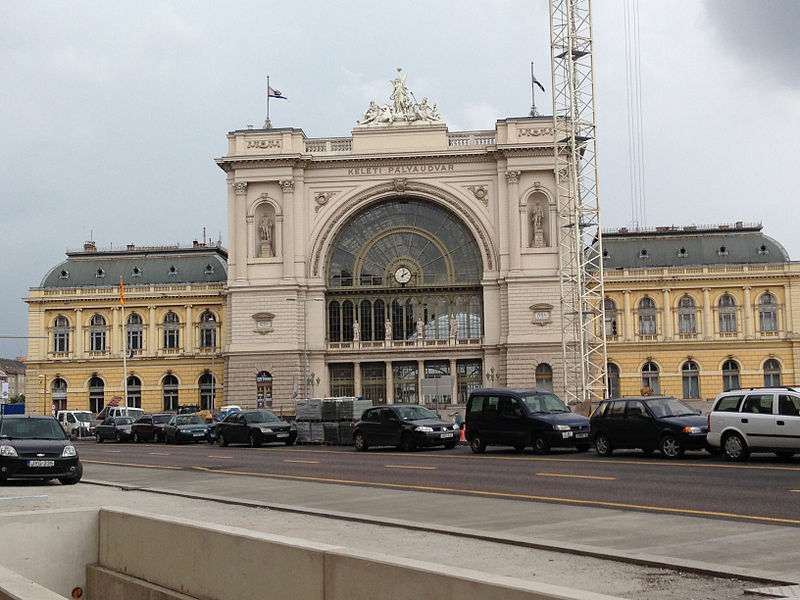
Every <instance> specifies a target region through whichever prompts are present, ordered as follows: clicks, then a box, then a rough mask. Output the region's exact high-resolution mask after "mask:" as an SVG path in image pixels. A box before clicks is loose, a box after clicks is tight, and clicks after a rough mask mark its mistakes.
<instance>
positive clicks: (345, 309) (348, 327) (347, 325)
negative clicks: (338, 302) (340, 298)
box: [342, 300, 355, 342]
mask: <svg viewBox="0 0 800 600" xmlns="http://www.w3.org/2000/svg"><path fill="white" fill-rule="evenodd" d="M353 313H354V310H353V303H352V301H350V300H345V301H344V302H342V341H343V342H352V341H353V323H354V321H355V319H354V318H353Z"/></svg>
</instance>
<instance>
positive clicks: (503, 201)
mask: <svg viewBox="0 0 800 600" xmlns="http://www.w3.org/2000/svg"><path fill="white" fill-rule="evenodd" d="M504 163H505V161H499V162H498V163H497V228H498V233H499V237H500V240H499V245H500V264H499V265H497V270H498V271H499V273H500V274H501V275H503V274H505V273H506V272H508V266H509V265H508V262H509V261H508V184H507V183H506V184H505V185H504V182H503V177H506V173H505V164H504Z"/></svg>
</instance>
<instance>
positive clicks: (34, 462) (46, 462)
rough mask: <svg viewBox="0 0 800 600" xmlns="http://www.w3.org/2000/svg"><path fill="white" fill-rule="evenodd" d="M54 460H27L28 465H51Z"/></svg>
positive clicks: (53, 463)
mask: <svg viewBox="0 0 800 600" xmlns="http://www.w3.org/2000/svg"><path fill="white" fill-rule="evenodd" d="M55 464H56V462H55V461H54V460H29V461H28V466H29V467H52V466H53V465H55Z"/></svg>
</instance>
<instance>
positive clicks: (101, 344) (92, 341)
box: [89, 315, 106, 352]
mask: <svg viewBox="0 0 800 600" xmlns="http://www.w3.org/2000/svg"><path fill="white" fill-rule="evenodd" d="M89 350H91V351H92V352H105V351H106V320H105V319H104V318H103V317H101V316H100V315H94V316H93V317H92V318H91V320H90V321H89Z"/></svg>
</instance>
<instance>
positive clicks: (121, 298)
mask: <svg viewBox="0 0 800 600" xmlns="http://www.w3.org/2000/svg"><path fill="white" fill-rule="evenodd" d="M119 303H120V304H121V305H122V306H125V288H124V287H123V286H122V275H120V276H119Z"/></svg>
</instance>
